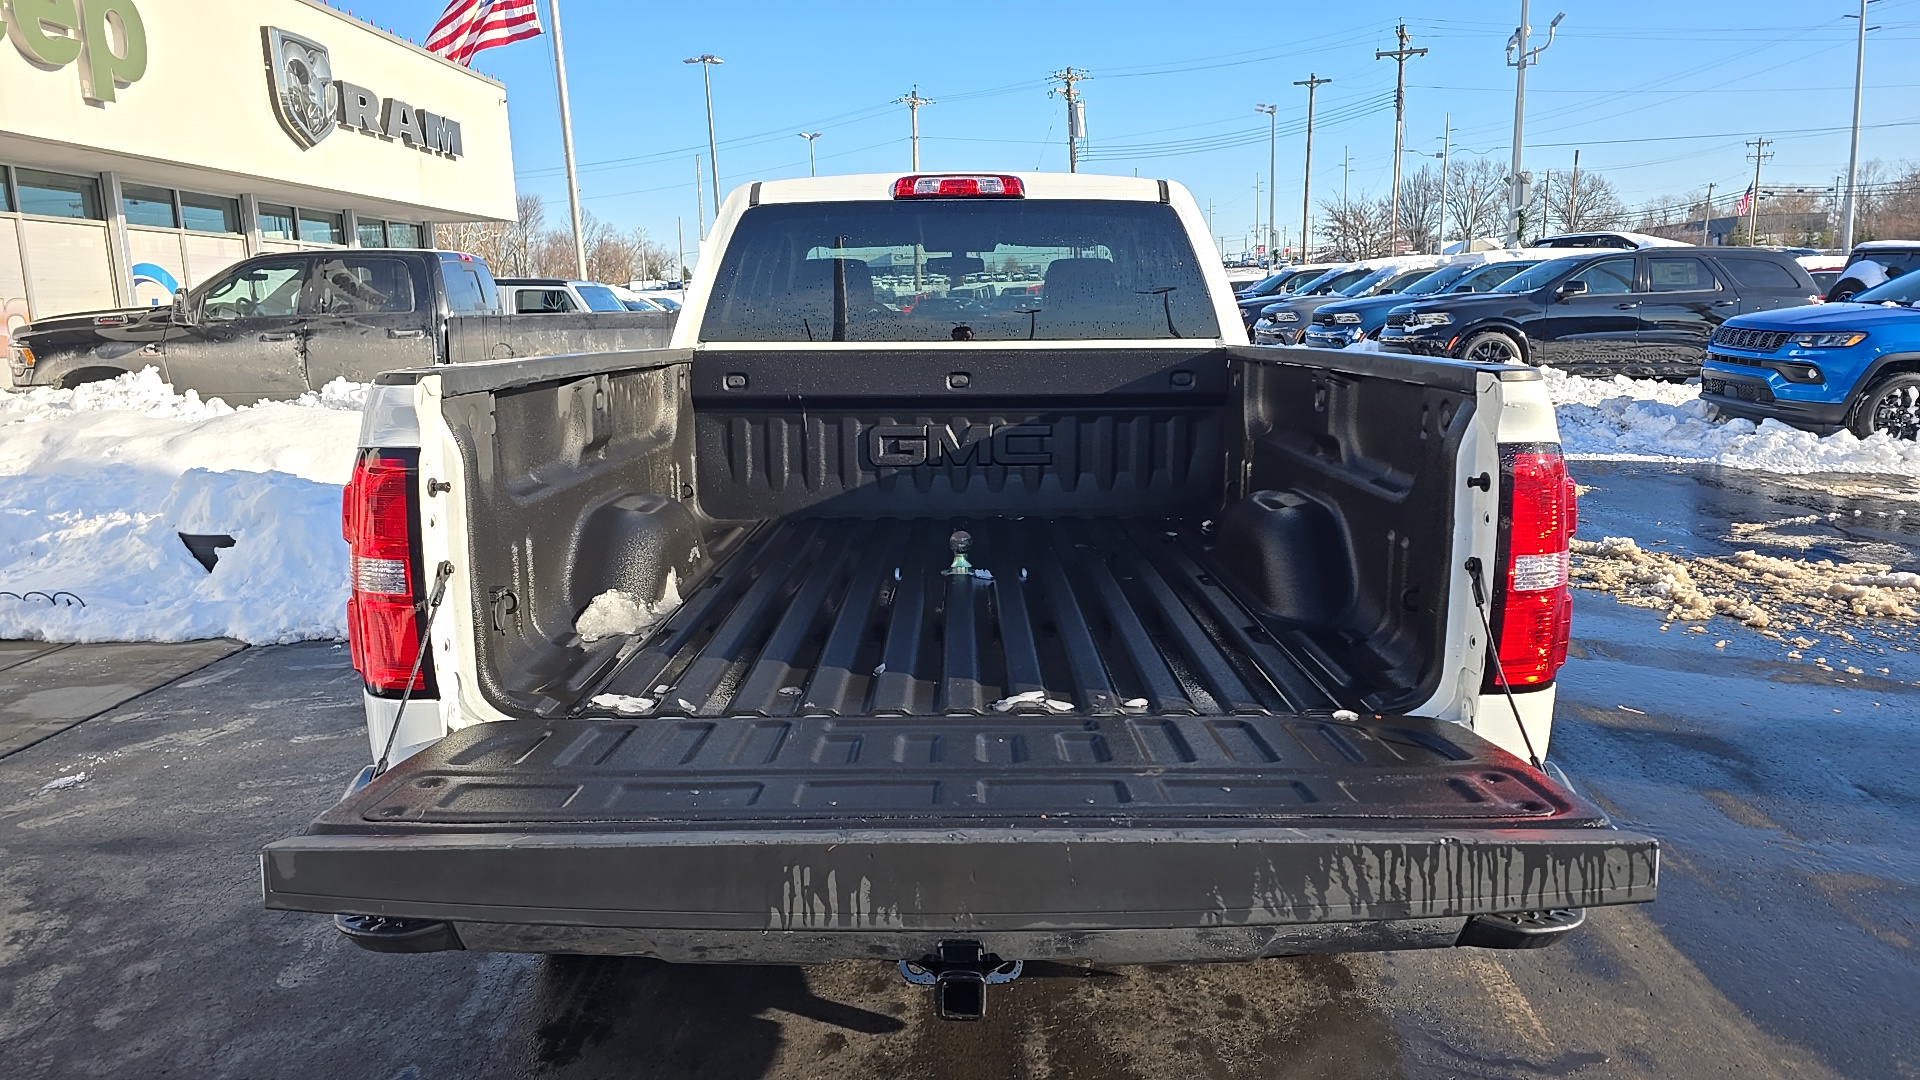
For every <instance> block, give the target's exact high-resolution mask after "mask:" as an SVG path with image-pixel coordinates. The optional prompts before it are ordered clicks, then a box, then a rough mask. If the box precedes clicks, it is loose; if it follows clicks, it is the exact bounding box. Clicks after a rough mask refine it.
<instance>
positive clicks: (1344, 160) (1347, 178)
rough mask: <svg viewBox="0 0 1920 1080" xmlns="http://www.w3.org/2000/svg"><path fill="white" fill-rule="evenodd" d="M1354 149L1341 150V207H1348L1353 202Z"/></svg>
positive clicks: (1345, 148) (1342, 148) (1349, 147)
mask: <svg viewBox="0 0 1920 1080" xmlns="http://www.w3.org/2000/svg"><path fill="white" fill-rule="evenodd" d="M1352 179H1353V147H1351V146H1343V147H1341V148H1340V205H1342V206H1348V205H1351V204H1352V202H1353V184H1352V183H1351V181H1352Z"/></svg>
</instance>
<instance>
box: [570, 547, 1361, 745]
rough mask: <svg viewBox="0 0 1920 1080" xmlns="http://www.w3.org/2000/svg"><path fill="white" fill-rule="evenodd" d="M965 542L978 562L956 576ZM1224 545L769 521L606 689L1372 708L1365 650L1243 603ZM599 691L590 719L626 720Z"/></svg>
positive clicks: (1085, 706)
mask: <svg viewBox="0 0 1920 1080" xmlns="http://www.w3.org/2000/svg"><path fill="white" fill-rule="evenodd" d="M956 535H964V536H965V537H966V538H967V540H966V541H965V543H967V544H968V545H969V547H968V551H967V560H968V563H969V564H970V566H971V567H972V571H971V573H964V572H963V573H958V574H956V573H951V572H949V571H951V570H952V568H953V563H954V552H953V539H954V537H955V536H956ZM1206 542H1207V537H1206V535H1205V529H1204V528H1203V524H1202V523H1200V522H1193V521H1170V520H1162V519H1135V520H1116V519H1108V518H1090V519H1037V518H1027V519H1007V518H996V519H988V520H965V521H950V520H914V521H910V520H897V519H896V520H832V519H812V520H805V519H803V520H783V521H778V522H771V523H769V524H767V525H766V526H764V527H762V528H760V529H758V530H756V531H754V532H752V533H751V535H748V536H746V537H745V538H744V539H742V540H740V541H739V542H738V544H737V547H736V549H735V550H734V551H733V552H732V554H731V555H730V556H729V557H728V559H727V561H726V563H725V564H724V565H723V566H722V567H721V568H720V570H719V571H718V572H717V573H716V574H715V575H714V576H713V577H712V578H710V579H709V580H708V581H706V582H705V583H704V584H703V585H702V586H701V587H700V588H699V589H697V590H695V591H694V592H692V594H691V595H689V596H688V597H687V598H686V602H685V604H684V605H683V606H682V607H681V608H680V610H679V611H677V612H676V613H674V614H673V616H672V617H671V618H670V619H668V620H667V621H666V622H665V623H664V624H663V625H661V626H660V627H658V628H656V629H654V631H653V633H652V635H651V636H650V637H649V638H648V639H647V640H646V641H645V643H644V645H643V646H642V647H641V648H639V649H638V650H637V651H635V652H633V653H632V654H631V655H629V656H628V657H627V658H626V659H625V660H624V662H622V663H621V665H620V666H619V668H618V669H617V670H616V671H615V672H614V673H613V674H612V675H611V677H610V678H609V679H607V680H606V682H605V683H604V684H603V685H601V686H599V687H598V688H597V689H596V691H595V695H607V694H612V695H620V696H622V697H624V698H626V699H627V701H626V702H624V705H625V709H624V711H623V714H625V715H672V716H792V715H822V716H861V715H866V716H886V715H951V714H965V715H975V716H978V715H985V714H989V713H993V712H996V711H998V712H1006V713H1014V714H1044V715H1077V716H1094V715H1111V714H1116V713H1148V712H1151V713H1153V714H1155V715H1185V716H1218V715H1229V714H1238V715H1262V714H1301V713H1327V712H1331V711H1333V710H1336V709H1342V708H1350V709H1354V710H1364V709H1366V708H1367V707H1368V694H1367V686H1368V680H1367V678H1366V675H1365V673H1366V671H1367V669H1368V668H1369V667H1370V666H1372V658H1371V657H1369V656H1368V655H1367V654H1366V652H1365V650H1364V648H1363V647H1362V646H1361V645H1360V644H1359V643H1357V642H1353V641H1349V640H1345V639H1344V638H1343V637H1342V636H1341V635H1339V634H1336V633H1330V632H1325V631H1323V630H1318V629H1316V628H1310V627H1297V626H1287V625H1286V624H1285V623H1284V622H1283V621H1281V620H1278V619H1273V618H1263V617H1262V616H1261V615H1260V614H1259V613H1257V612H1255V611H1254V610H1252V609H1251V608H1250V607H1248V606H1245V605H1243V604H1242V603H1241V601H1240V600H1238V599H1236V597H1235V595H1234V593H1233V592H1232V591H1231V590H1230V587H1229V582H1228V579H1227V578H1225V577H1224V576H1223V574H1222V573H1221V571H1220V570H1219V568H1218V567H1217V566H1215V565H1214V564H1213V563H1212V561H1211V559H1210V557H1209V555H1208V553H1207V550H1206V546H1207V545H1206ZM595 695H589V697H588V699H587V700H583V701H582V706H583V707H582V708H579V709H576V712H577V713H578V712H586V713H593V714H610V715H620V714H622V713H616V712H615V711H614V710H613V709H611V708H608V707H606V706H604V705H601V706H596V705H594V704H593V702H592V701H591V700H590V699H591V697H592V696H595ZM634 699H639V700H638V702H636V701H635V700H634ZM641 703H652V704H651V707H650V708H644V709H637V708H636V705H637V704H641Z"/></svg>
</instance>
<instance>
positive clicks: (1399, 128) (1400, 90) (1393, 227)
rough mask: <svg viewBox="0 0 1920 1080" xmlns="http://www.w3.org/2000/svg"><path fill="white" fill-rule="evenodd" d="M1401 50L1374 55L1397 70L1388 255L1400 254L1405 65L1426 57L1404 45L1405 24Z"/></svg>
mask: <svg viewBox="0 0 1920 1080" xmlns="http://www.w3.org/2000/svg"><path fill="white" fill-rule="evenodd" d="M1396 33H1397V37H1398V39H1399V42H1400V47H1399V48H1397V49H1394V50H1393V51H1391V52H1375V53H1374V54H1373V58H1374V59H1375V60H1389V59H1390V60H1392V61H1394V63H1395V65H1396V66H1397V67H1398V68H1399V69H1400V74H1399V76H1398V77H1397V78H1396V79H1395V80H1394V84H1393V219H1392V222H1391V223H1390V224H1389V225H1388V227H1387V254H1389V255H1397V254H1399V253H1400V149H1401V146H1402V145H1403V141H1404V139H1405V137H1406V133H1407V61H1408V60H1409V59H1412V58H1413V57H1416V56H1425V55H1427V50H1425V49H1410V48H1408V47H1407V43H1408V42H1409V41H1411V40H1412V39H1411V38H1409V37H1408V36H1407V24H1406V23H1405V22H1402V23H1401V24H1400V29H1399V30H1398V31H1397V32H1396Z"/></svg>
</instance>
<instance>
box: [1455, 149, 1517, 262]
mask: <svg viewBox="0 0 1920 1080" xmlns="http://www.w3.org/2000/svg"><path fill="white" fill-rule="evenodd" d="M1506 176H1507V174H1506V170H1505V169H1504V168H1503V167H1502V166H1501V165H1500V164H1499V163H1497V162H1494V161H1490V160H1488V159H1486V158H1475V159H1474V160H1473V161H1472V162H1470V163H1467V164H1462V165H1456V166H1455V167H1454V168H1453V170H1452V175H1451V176H1449V177H1448V178H1447V220H1448V221H1449V222H1451V224H1450V225H1448V227H1447V228H1446V229H1445V230H1443V231H1445V232H1447V233H1450V234H1452V235H1454V236H1457V237H1459V238H1460V239H1461V241H1462V242H1463V243H1464V244H1465V246H1466V248H1467V249H1471V248H1472V247H1473V242H1474V241H1475V240H1476V239H1479V238H1481V237H1494V238H1500V237H1501V236H1502V234H1503V233H1504V231H1505V230H1504V229H1503V228H1502V227H1501V226H1502V222H1504V221H1505V215H1504V210H1505V207H1506V197H1507V182H1506Z"/></svg>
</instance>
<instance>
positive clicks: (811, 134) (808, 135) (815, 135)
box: [800, 131, 821, 176]
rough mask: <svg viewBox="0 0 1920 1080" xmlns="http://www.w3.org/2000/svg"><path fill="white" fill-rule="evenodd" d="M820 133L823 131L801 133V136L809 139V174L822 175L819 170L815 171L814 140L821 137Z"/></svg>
mask: <svg viewBox="0 0 1920 1080" xmlns="http://www.w3.org/2000/svg"><path fill="white" fill-rule="evenodd" d="M820 135H821V133H820V132H818V131H803V132H801V133H800V137H801V138H803V139H805V140H807V175H808V176H818V175H820V174H819V173H818V172H816V171H814V168H813V140H815V139H817V138H819V137H820Z"/></svg>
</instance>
